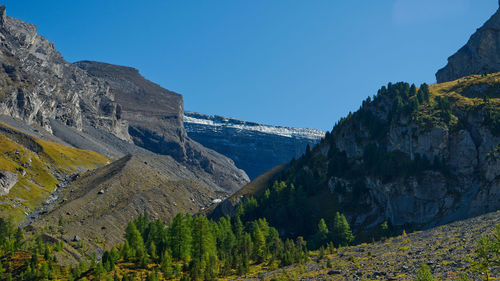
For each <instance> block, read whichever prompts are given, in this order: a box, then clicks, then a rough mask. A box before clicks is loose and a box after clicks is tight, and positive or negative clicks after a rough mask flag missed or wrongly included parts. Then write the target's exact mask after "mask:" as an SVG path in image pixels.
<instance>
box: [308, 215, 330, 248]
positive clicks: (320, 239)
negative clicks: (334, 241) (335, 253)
mask: <svg viewBox="0 0 500 281" xmlns="http://www.w3.org/2000/svg"><path fill="white" fill-rule="evenodd" d="M328 233H329V231H328V227H327V226H326V223H325V220H324V219H320V220H319V223H318V231H317V232H316V235H314V237H313V240H312V244H313V245H312V247H313V248H315V249H317V248H319V247H321V246H322V245H323V244H325V243H326V242H328Z"/></svg>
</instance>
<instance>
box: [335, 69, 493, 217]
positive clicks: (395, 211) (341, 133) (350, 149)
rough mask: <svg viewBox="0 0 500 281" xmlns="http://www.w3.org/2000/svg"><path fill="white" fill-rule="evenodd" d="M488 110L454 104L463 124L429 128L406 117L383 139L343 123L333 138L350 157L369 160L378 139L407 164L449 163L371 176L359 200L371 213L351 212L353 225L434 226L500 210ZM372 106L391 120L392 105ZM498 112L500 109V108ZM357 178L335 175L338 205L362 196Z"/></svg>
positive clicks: (367, 178) (377, 113)
mask: <svg viewBox="0 0 500 281" xmlns="http://www.w3.org/2000/svg"><path fill="white" fill-rule="evenodd" d="M497 77H498V74H495V75H494V76H491V77H490V78H484V79H487V80H490V81H496V80H495V79H497ZM479 79H481V78H479ZM469 82H471V83H475V82H472V81H471V80H470V81H469ZM466 88H467V87H466ZM432 89H436V92H435V93H438V90H437V89H439V85H436V86H435V87H434V86H431V90H432ZM447 91H449V89H443V90H442V91H439V94H444V93H446V92H447ZM456 97H459V96H456ZM492 100H495V101H498V99H492ZM386 104H387V105H389V104H390V103H389V102H387V103H386ZM483 108H484V107H482V106H477V107H468V108H461V107H459V106H457V107H453V110H452V112H453V115H454V118H456V120H457V123H458V124H460V125H434V126H430V127H429V126H422V124H421V123H419V122H417V121H415V120H407V119H405V118H402V119H400V120H398V122H394V121H393V122H392V123H391V125H390V127H389V128H388V131H387V134H386V137H385V138H384V139H383V141H377V140H374V139H373V138H370V137H369V134H368V133H367V130H366V128H362V127H361V128H358V129H357V130H354V127H353V126H351V125H352V124H351V125H347V124H348V123H349V122H348V123H347V124H345V125H344V126H339V127H338V128H337V129H336V131H335V132H334V133H333V134H332V140H333V142H334V143H335V145H336V146H337V147H338V149H339V150H341V151H345V152H346V155H347V157H349V158H353V159H356V158H358V159H359V158H363V155H364V151H365V149H366V147H367V146H368V145H369V144H372V143H375V144H376V145H377V146H378V147H379V148H381V149H382V150H383V151H387V152H389V153H391V152H393V153H401V152H402V153H403V154H401V155H402V157H400V160H399V161H402V162H403V161H405V160H404V157H408V159H413V160H414V159H415V157H419V158H421V159H423V158H425V159H429V161H430V162H432V161H437V160H436V159H440V160H439V161H441V162H442V163H445V164H444V165H445V166H446V168H445V169H444V170H439V169H436V168H432V169H430V170H429V171H425V172H423V173H422V174H420V175H419V176H415V177H413V176H412V177H403V178H399V179H395V180H392V181H385V182H384V181H383V180H380V178H375V177H366V179H365V180H364V182H363V184H364V190H365V192H366V194H365V195H364V196H361V197H359V201H358V202H357V204H358V206H365V210H370V212H366V213H363V214H360V213H357V214H356V213H354V212H353V213H349V215H350V218H351V219H352V221H353V223H354V224H355V225H357V226H362V225H363V226H365V227H366V226H369V227H374V226H376V225H379V224H380V223H382V222H383V221H384V220H386V219H387V220H389V221H390V222H391V223H392V224H393V225H398V226H402V225H405V224H407V225H414V226H417V227H430V226H434V225H439V224H444V223H448V222H451V221H454V220H457V219H464V218H468V217H472V216H476V215H480V214H484V213H486V212H490V211H496V210H499V209H500V200H499V198H500V197H499V195H500V173H499V170H498V164H499V161H498V156H500V153H499V151H498V150H499V148H500V135H499V134H498V132H496V130H495V127H491V126H488V125H487V121H486V120H488V118H489V117H488V114H489V113H488V112H487V111H486V110H484V109H483ZM368 110H369V111H370V112H371V113H372V114H373V116H378V117H379V118H381V119H382V120H388V118H389V115H388V112H390V109H389V108H388V107H387V108H384V107H381V106H369V107H368ZM493 111H495V112H498V106H496V107H495V109H493ZM394 172H397V171H394ZM356 182H357V181H356V180H348V181H343V180H341V179H339V178H335V177H332V178H330V179H329V184H328V185H329V187H330V190H331V192H332V193H333V195H334V196H336V197H337V200H338V202H337V203H338V204H340V205H345V204H350V202H349V200H347V199H346V198H352V196H356V195H355V193H356V188H355V185H356ZM338 186H343V188H344V189H345V190H346V193H345V194H340V193H339V192H338V188H335V187H338ZM358 211H359V210H358ZM375 217H377V218H375Z"/></svg>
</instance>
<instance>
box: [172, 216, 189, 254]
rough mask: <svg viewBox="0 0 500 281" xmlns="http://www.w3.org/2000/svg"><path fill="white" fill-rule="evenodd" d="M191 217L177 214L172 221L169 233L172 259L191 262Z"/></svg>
mask: <svg viewBox="0 0 500 281" xmlns="http://www.w3.org/2000/svg"><path fill="white" fill-rule="evenodd" d="M189 223H190V217H189V215H182V214H177V215H176V216H175V217H174V219H173V220H172V222H171V224H170V227H169V229H168V231H169V235H168V237H169V247H170V250H171V253H172V257H173V258H175V259H181V260H184V261H189V260H190V258H191V240H192V236H191V230H190V226H189Z"/></svg>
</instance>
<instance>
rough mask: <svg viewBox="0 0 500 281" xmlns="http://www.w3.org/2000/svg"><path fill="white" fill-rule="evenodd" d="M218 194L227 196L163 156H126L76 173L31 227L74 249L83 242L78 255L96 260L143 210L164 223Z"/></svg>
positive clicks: (218, 195) (120, 239)
mask: <svg viewBox="0 0 500 281" xmlns="http://www.w3.org/2000/svg"><path fill="white" fill-rule="evenodd" d="M222 196H227V194H226V193H216V192H214V190H213V189H211V188H210V187H208V186H207V185H205V184H203V179H202V178H197V176H196V175H195V174H193V172H191V171H190V170H189V169H187V168H185V167H183V166H182V165H180V164H178V163H177V162H176V161H175V160H173V159H172V158H171V157H169V156H161V155H128V156H126V157H124V158H122V159H120V160H117V161H115V162H113V163H111V164H109V165H107V166H105V167H102V168H99V169H96V170H93V171H89V172H87V173H84V174H81V175H80V176H79V177H78V179H76V180H75V181H74V182H73V183H72V184H70V185H69V186H68V187H66V188H65V189H64V192H63V195H62V196H61V197H60V199H59V200H58V201H57V202H56V204H54V206H53V207H52V208H50V209H49V210H46V211H47V212H48V213H47V214H46V215H44V216H42V218H40V219H39V220H37V221H35V222H34V223H33V224H31V227H32V228H34V229H41V230H42V231H44V232H47V231H46V229H47V228H45V227H50V229H53V232H48V233H46V234H47V235H51V236H52V237H53V238H54V239H59V240H60V241H64V242H67V243H69V244H70V245H72V247H74V248H78V247H79V246H80V245H81V243H83V247H81V248H79V249H80V251H81V252H80V253H79V256H80V255H82V254H86V255H91V254H92V253H96V254H97V256H98V257H99V256H100V255H102V249H108V248H109V247H111V246H116V245H117V244H118V243H121V242H122V240H123V237H124V236H123V234H124V229H125V226H126V225H127V223H128V222H129V221H130V220H131V219H133V218H136V217H137V216H139V215H140V214H142V213H144V212H145V211H146V212H147V213H148V214H149V215H150V217H151V218H155V219H161V220H164V221H168V220H170V219H171V218H172V217H173V216H174V215H175V214H177V213H197V212H199V211H200V210H201V209H202V208H205V207H207V206H209V205H210V204H211V202H212V201H214V200H215V199H218V198H221V197H222ZM44 229H45V230H44ZM75 236H78V238H77V239H74V238H75ZM60 261H63V262H69V263H74V262H75V261H77V260H74V259H72V258H71V259H68V256H66V257H61V258H60Z"/></svg>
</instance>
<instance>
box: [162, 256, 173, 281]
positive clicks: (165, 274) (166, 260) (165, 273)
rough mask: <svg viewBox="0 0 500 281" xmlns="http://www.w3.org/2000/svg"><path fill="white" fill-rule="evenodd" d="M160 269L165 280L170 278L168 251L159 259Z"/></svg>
mask: <svg viewBox="0 0 500 281" xmlns="http://www.w3.org/2000/svg"><path fill="white" fill-rule="evenodd" d="M160 269H161V272H162V273H163V277H165V278H166V279H170V278H172V273H173V268H172V256H171V255H170V254H169V253H168V251H165V252H164V253H163V255H162V257H161V263H160Z"/></svg>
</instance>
